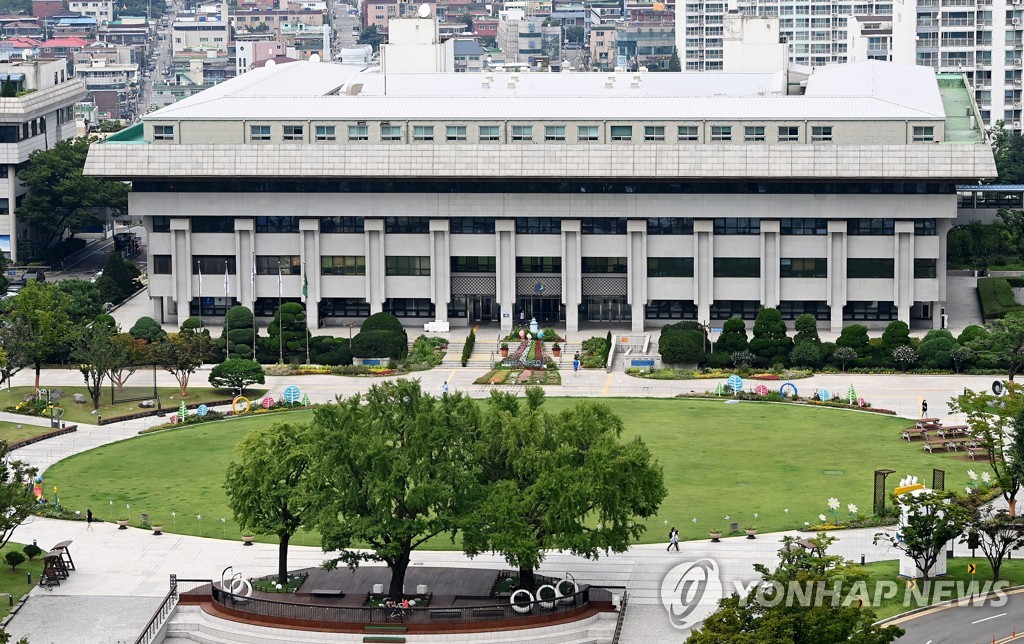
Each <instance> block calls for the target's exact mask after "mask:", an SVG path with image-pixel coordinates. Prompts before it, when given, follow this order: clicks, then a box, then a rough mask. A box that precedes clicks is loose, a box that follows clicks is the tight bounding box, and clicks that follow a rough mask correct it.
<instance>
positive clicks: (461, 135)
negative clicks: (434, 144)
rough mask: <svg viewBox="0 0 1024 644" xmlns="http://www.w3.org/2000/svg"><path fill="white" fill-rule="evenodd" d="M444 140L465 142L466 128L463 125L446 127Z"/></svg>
mask: <svg viewBox="0 0 1024 644" xmlns="http://www.w3.org/2000/svg"><path fill="white" fill-rule="evenodd" d="M445 139H447V140H448V141H465V140H466V126H465V125H448V126H446V127H445Z"/></svg>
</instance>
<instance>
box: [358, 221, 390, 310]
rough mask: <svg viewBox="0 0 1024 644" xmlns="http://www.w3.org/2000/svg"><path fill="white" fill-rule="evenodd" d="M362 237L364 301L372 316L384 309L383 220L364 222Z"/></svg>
mask: <svg viewBox="0 0 1024 644" xmlns="http://www.w3.org/2000/svg"><path fill="white" fill-rule="evenodd" d="M363 236H364V237H365V239H366V249H365V251H364V253H365V255H366V301H367V302H368V303H369V304H370V314H371V315H372V314H373V313H380V312H381V311H382V310H383V308H384V272H385V266H384V265H385V262H384V220H383V219H367V220H365V221H364V222H363Z"/></svg>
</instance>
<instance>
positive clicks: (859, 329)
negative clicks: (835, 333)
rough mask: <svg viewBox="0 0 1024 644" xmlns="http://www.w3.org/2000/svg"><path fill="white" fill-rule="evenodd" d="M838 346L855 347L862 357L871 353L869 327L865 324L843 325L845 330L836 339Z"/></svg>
mask: <svg viewBox="0 0 1024 644" xmlns="http://www.w3.org/2000/svg"><path fill="white" fill-rule="evenodd" d="M836 346H837V347H847V348H850V349H853V350H854V351H856V352H857V355H858V356H861V357H864V356H867V355H868V354H869V353H870V347H869V345H868V328H867V327H866V326H864V325H863V324H851V325H850V326H847V327H843V331H842V332H841V333H840V334H839V338H838V339H837V340H836Z"/></svg>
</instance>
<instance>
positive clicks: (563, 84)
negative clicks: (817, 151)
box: [145, 61, 945, 121]
mask: <svg viewBox="0 0 1024 644" xmlns="http://www.w3.org/2000/svg"><path fill="white" fill-rule="evenodd" d="M784 91H785V77H784V75H783V74H781V73H777V74H770V73H765V74H726V73H711V72H701V73H692V72H691V73H665V72H659V73H641V74H635V73H631V72H626V73H621V72H620V73H612V74H607V73H536V72H528V73H520V74H516V73H511V72H502V73H476V74H473V73H460V74H387V75H386V78H385V75H383V74H381V73H379V70H377V69H364V68H362V67H360V66H356V65H343V64H334V63H326V62H320V63H311V62H307V61H300V62H294V63H288V64H283V65H275V66H268V67H265V68H262V69H256V70H253V71H251V72H249V73H246V74H243V75H242V76H240V77H238V78H235V79H232V80H229V81H227V82H224V83H221V84H219V85H216V86H215V87H213V88H211V89H207V90H205V91H203V92H201V93H199V94H196V95H195V96H192V97H189V98H186V99H184V100H182V101H179V102H177V103H174V104H173V105H170V106H168V107H165V108H163V109H161V110H158V111H157V112H154V113H152V114H149V115H147V116H146V117H145V119H146V120H152V121H161V120H166V119H176V120H177V119H183V120H189V119H196V120H229V119H230V120H234V119H262V120H302V119H323V120H353V119H355V120H378V119H421V120H424V121H429V120H495V119H505V118H509V119H523V120H550V119H560V118H564V119H577V120H598V119H622V120H625V119H628V120H632V121H637V120H669V119H671V120H684V119H719V120H759V119H765V120H789V119H792V120H805V119H806V120H815V119H834V120H870V119H927V120H933V119H942V118H945V113H944V111H943V108H942V100H941V98H940V96H939V91H938V85H937V83H936V81H935V75H934V73H933V72H932V71H931V70H930V69H929V68H926V67H916V66H905V65H894V64H892V63H883V62H878V61H869V62H865V63H853V64H847V65H836V66H833V67H826V68H820V69H819V70H817V71H816V72H815V73H814V74H813V75H812V76H811V78H810V79H809V80H808V82H807V92H806V95H805V96H787V95H784ZM580 99H584V100H580Z"/></svg>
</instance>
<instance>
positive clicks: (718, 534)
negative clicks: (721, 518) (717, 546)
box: [708, 532, 722, 543]
mask: <svg viewBox="0 0 1024 644" xmlns="http://www.w3.org/2000/svg"><path fill="white" fill-rule="evenodd" d="M708 536H709V537H711V543H718V542H719V541H720V540H721V538H722V533H721V532H709V533H708Z"/></svg>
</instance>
